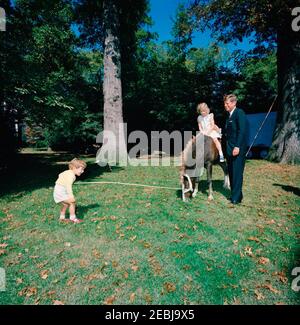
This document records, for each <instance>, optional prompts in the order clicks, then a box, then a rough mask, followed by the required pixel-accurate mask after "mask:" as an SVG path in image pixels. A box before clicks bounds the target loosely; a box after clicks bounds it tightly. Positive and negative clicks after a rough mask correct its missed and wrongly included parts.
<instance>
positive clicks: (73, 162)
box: [69, 158, 86, 169]
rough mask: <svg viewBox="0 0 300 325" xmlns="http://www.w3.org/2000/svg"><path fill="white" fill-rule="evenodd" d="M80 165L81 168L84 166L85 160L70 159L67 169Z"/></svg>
mask: <svg viewBox="0 0 300 325" xmlns="http://www.w3.org/2000/svg"><path fill="white" fill-rule="evenodd" d="M79 167H82V168H83V169H85V168H86V162H85V161H83V160H80V159H77V158H74V159H72V160H71V161H70V162H69V169H73V168H79Z"/></svg>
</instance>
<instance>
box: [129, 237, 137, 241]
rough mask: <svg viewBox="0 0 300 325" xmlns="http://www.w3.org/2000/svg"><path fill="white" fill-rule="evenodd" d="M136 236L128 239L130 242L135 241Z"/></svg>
mask: <svg viewBox="0 0 300 325" xmlns="http://www.w3.org/2000/svg"><path fill="white" fill-rule="evenodd" d="M136 237H137V236H132V237H130V238H129V240H130V241H135V240H136Z"/></svg>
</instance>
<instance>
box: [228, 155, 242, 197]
mask: <svg viewBox="0 0 300 325" xmlns="http://www.w3.org/2000/svg"><path fill="white" fill-rule="evenodd" d="M245 160H246V159H245V155H244V154H242V155H241V154H239V155H238V156H235V157H233V156H229V157H228V158H227V163H228V173H229V179H230V187H231V201H232V202H241V201H242V199H243V192H242V187H243V173H244V168H245Z"/></svg>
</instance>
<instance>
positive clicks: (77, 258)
mask: <svg viewBox="0 0 300 325" xmlns="http://www.w3.org/2000/svg"><path fill="white" fill-rule="evenodd" d="M71 158H73V157H72V156H70V155H68V154H59V153H56V154H55V153H52V154H50V153H49V154H46V153H45V154H43V153H27V154H20V155H19V157H18V160H17V161H16V168H15V172H14V173H12V174H11V175H9V176H7V177H6V178H2V179H1V186H0V187H1V188H0V229H1V230H0V231H1V232H0V267H2V268H4V269H5V271H6V291H3V292H0V303H1V304H54V303H55V304H59V303H63V304H299V302H300V292H299V293H296V292H294V291H293V290H292V289H291V283H292V280H293V276H292V275H291V271H292V269H293V268H294V267H296V266H300V258H299V256H300V246H299V238H300V237H299V226H300V220H299V203H300V196H299V195H300V181H299V179H300V177H299V176H300V167H299V166H286V165H278V164H272V163H269V162H266V161H255V160H252V161H247V164H246V170H245V177H244V201H243V204H242V205H239V206H232V205H231V204H229V203H228V201H227V197H229V192H228V191H227V190H224V189H223V188H222V183H223V176H222V171H221V169H220V168H219V167H215V169H214V172H213V179H214V182H213V186H214V198H215V199H214V201H212V202H209V201H208V200H207V193H206V190H207V185H206V182H205V179H204V177H202V181H201V183H200V186H201V189H202V192H201V191H200V192H199V194H198V196H197V197H196V198H195V199H194V200H192V201H189V202H187V203H183V202H182V200H181V194H180V191H176V190H172V189H156V188H142V187H131V186H130V187H126V186H123V185H103V184H102V185H100V184H95V185H83V184H81V185H80V184H79V182H80V180H82V181H117V182H129V183H141V184H149V185H162V186H170V187H179V168H178V167H127V168H114V169H113V171H112V172H108V171H107V170H105V169H101V168H100V167H98V166H97V165H95V164H93V161H94V158H91V157H90V158H89V157H85V158H84V159H85V160H86V161H87V162H88V168H87V170H86V173H85V174H84V175H83V177H81V178H80V180H78V182H76V183H77V185H74V193H75V196H76V198H77V202H78V210H77V215H78V217H80V218H83V219H84V223H82V224H60V223H59V222H58V217H59V206H57V205H56V204H55V203H54V201H53V198H52V192H53V186H54V182H55V180H56V178H57V175H58V173H60V172H61V171H63V170H65V169H66V164H67V161H68V160H70V159H71ZM299 285H300V284H299Z"/></svg>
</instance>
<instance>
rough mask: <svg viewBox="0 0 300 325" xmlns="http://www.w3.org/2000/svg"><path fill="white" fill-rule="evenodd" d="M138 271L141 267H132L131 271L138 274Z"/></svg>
mask: <svg viewBox="0 0 300 325" xmlns="http://www.w3.org/2000/svg"><path fill="white" fill-rule="evenodd" d="M138 269H139V267H138V266H137V265H132V267H131V270H132V271H133V272H136V271H137V270H138Z"/></svg>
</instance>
